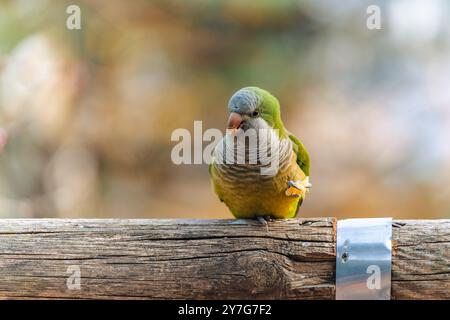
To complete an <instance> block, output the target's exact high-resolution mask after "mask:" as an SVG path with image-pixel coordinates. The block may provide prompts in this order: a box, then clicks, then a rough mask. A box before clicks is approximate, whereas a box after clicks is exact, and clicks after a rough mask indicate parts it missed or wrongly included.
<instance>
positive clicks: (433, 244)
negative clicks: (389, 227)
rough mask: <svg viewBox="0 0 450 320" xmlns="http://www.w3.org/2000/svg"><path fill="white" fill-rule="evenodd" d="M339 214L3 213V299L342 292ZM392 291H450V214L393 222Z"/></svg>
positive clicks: (329, 295)
mask: <svg viewBox="0 0 450 320" xmlns="http://www.w3.org/2000/svg"><path fill="white" fill-rule="evenodd" d="M335 230H336V220H335V219H334V218H315V219H292V220H276V221H270V222H268V225H267V226H266V225H264V224H261V223H260V222H258V221H254V220H158V219H151V220H118V219H106V220H103V219H102V220H97V219H93V220H60V219H32V220H28V219H26V220H23V219H7V220H0V298H2V299H8V298H10V299H14V298H38V299H39V298H44V299H53V298H56V299H61V298H68V299H72V298H76V299H78V298H81V299H114V298H120V299H123V298H138V299H140V298H142V299H185V298H186V299H256V298H258V299H334V298H335V241H336V232H335ZM392 254H393V257H392V285H391V288H392V298H394V299H450V220H404V221H394V222H393V252H392Z"/></svg>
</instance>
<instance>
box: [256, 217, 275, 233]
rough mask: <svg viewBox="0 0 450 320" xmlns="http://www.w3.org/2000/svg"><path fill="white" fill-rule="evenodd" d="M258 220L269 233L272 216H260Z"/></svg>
mask: <svg viewBox="0 0 450 320" xmlns="http://www.w3.org/2000/svg"><path fill="white" fill-rule="evenodd" d="M256 219H257V220H258V221H259V222H261V223H262V224H263V225H265V226H266V231H269V224H268V223H267V222H270V221H273V219H272V217H271V216H259V217H257V218H256Z"/></svg>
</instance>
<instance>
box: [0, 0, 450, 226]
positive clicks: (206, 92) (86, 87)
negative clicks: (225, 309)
mask: <svg viewBox="0 0 450 320" xmlns="http://www.w3.org/2000/svg"><path fill="white" fill-rule="evenodd" d="M71 4H75V5H78V6H79V7H80V8H81V26H82V28H81V30H68V29H67V28H66V19H67V18H68V16H69V15H68V14H67V13H66V8H67V7H68V6H69V5H71ZM373 4H375V5H378V6H379V7H380V9H381V27H382V28H381V29H380V30H369V29H368V28H367V26H366V20H367V18H368V16H369V15H368V14H367V13H366V9H367V7H368V6H369V5H373ZM449 18H450V2H449V1H445V0H389V1H388V0H386V1H376V0H371V1H365V0H346V1H332V0H310V1H298V0H297V1H293V0H292V1H291V0H278V1H275V0H273V1H270V0H262V1H243V0H229V1H209V0H190V1H182V0H168V1H167V0H164V1H163V0H161V1H158V0H155V1H150V0H149V1H144V0H134V1H118V0H107V1H106V0H85V1H75V0H74V1H46V0H34V1H25V0H17V1H5V0H0V149H1V151H0V218H11V217H17V218H29V217H66V218H78V217H86V218H94V217H99V218H107V217H111V218H113V217H114V218H118V217H121V218H126V217H130V218H138V217H147V218H173V217H191V218H231V217H232V216H231V214H230V213H229V212H228V210H227V208H226V207H225V205H223V204H221V203H220V202H219V201H218V199H217V198H216V196H215V195H214V193H213V192H212V189H211V186H210V181H209V177H208V170H207V165H204V164H203V165H179V166H177V165H174V164H173V163H172V161H171V158H170V155H171V149H172V147H173V146H174V145H175V144H176V143H175V142H171V133H172V131H173V130H174V129H177V128H186V129H188V130H189V131H191V132H192V131H193V123H194V120H202V121H203V129H204V130H205V129H207V128H220V129H224V127H225V125H226V114H227V109H226V106H227V102H228V99H229V97H230V96H231V95H232V94H233V93H234V92H235V91H236V90H237V89H239V88H240V87H243V86H248V85H256V86H260V87H262V88H265V89H267V90H269V91H271V92H272V93H273V94H274V95H275V96H277V97H278V98H279V100H280V102H281V106H282V115H283V119H284V122H285V124H286V126H287V128H288V129H289V130H290V131H292V132H294V133H295V134H296V135H297V136H298V137H300V139H301V140H302V141H303V142H304V144H305V145H306V147H307V148H308V150H309V152H310V155H311V158H312V173H311V181H312V183H313V189H312V190H311V193H310V194H309V197H308V199H307V201H305V203H304V205H303V206H302V208H301V209H300V216H336V217H338V218H349V217H380V216H393V217H395V218H450V143H449V140H450V139H449V138H450V24H449V23H448V21H449Z"/></svg>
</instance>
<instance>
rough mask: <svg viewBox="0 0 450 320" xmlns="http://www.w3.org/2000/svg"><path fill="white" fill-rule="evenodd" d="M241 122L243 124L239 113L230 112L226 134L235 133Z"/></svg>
mask: <svg viewBox="0 0 450 320" xmlns="http://www.w3.org/2000/svg"><path fill="white" fill-rule="evenodd" d="M242 122H244V119H243V118H242V116H241V115H240V114H239V113H237V112H231V113H230V116H229V117H228V123H227V132H230V133H235V132H236V131H237V130H238V129H239V127H240V126H241V124H242Z"/></svg>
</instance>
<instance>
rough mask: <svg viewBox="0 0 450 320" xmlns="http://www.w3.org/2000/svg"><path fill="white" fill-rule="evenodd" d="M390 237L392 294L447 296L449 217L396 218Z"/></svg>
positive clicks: (403, 296) (449, 282)
mask: <svg viewBox="0 0 450 320" xmlns="http://www.w3.org/2000/svg"><path fill="white" fill-rule="evenodd" d="M392 237H393V240H394V246H395V247H396V248H394V252H393V258H392V291H391V295H392V297H393V298H394V299H450V220H403V221H395V222H394V223H393V229H392ZM395 244H396V245H395Z"/></svg>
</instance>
